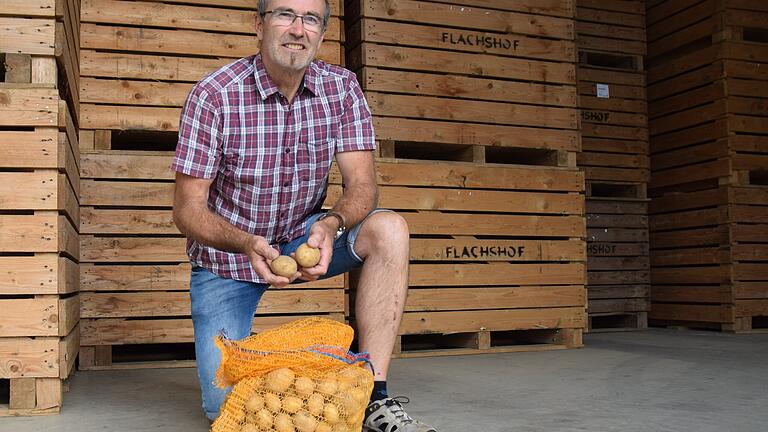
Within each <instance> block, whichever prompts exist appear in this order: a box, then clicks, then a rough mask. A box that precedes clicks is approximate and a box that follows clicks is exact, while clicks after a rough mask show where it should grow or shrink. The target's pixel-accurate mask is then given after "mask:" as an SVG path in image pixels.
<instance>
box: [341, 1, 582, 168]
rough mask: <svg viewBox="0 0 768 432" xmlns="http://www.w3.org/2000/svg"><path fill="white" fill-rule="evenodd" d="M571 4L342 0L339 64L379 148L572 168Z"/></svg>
mask: <svg viewBox="0 0 768 432" xmlns="http://www.w3.org/2000/svg"><path fill="white" fill-rule="evenodd" d="M466 6H471V7H466ZM491 8H492V9H491ZM489 14H493V16H494V19H493V20H488V18H487V17H488V16H489ZM574 14H575V7H574V5H573V3H572V2H565V1H553V2H547V3H546V4H541V3H540V2H533V1H524V2H477V3H467V2H464V1H462V2H451V1H448V2H443V3H434V2H427V1H398V2H396V3H386V2H378V1H372V0H355V1H351V2H347V5H346V17H347V20H346V23H347V24H346V29H347V31H346V57H347V66H348V67H349V68H350V69H352V70H353V71H355V72H356V73H357V74H358V79H359V81H360V83H361V85H362V87H363V90H364V92H365V95H366V98H367V100H368V102H369V105H370V108H371V112H372V113H373V116H374V127H375V130H376V134H377V138H378V139H379V147H380V153H379V155H380V156H381V157H395V158H399V159H416V160H419V159H426V160H435V159H438V160H448V161H466V162H475V163H505V164H524V165H545V166H570V167H573V166H574V165H575V152H576V151H578V148H579V137H578V122H579V119H578V112H577V110H576V102H577V94H576V70H575V61H576V47H575V43H574V37H575V33H574V21H573V16H574Z"/></svg>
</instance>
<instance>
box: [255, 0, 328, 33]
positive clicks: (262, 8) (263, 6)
mask: <svg viewBox="0 0 768 432" xmlns="http://www.w3.org/2000/svg"><path fill="white" fill-rule="evenodd" d="M268 1H269V0H259V6H258V11H259V16H260V17H261V18H264V15H266V14H267V2H268ZM330 17H331V5H330V4H329V3H328V0H325V12H324V13H323V27H324V28H325V27H328V19H329V18H330Z"/></svg>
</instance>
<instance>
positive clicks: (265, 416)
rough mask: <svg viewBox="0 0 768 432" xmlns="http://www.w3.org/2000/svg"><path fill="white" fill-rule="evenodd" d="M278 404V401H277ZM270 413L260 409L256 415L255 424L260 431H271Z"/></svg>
mask: <svg viewBox="0 0 768 432" xmlns="http://www.w3.org/2000/svg"><path fill="white" fill-rule="evenodd" d="M278 402H279V400H278ZM272 421H273V420H272V413H271V412H269V411H267V409H266V408H264V409H262V410H261V411H259V412H258V413H257V414H256V424H257V425H258V426H259V427H260V428H261V429H262V430H269V429H272Z"/></svg>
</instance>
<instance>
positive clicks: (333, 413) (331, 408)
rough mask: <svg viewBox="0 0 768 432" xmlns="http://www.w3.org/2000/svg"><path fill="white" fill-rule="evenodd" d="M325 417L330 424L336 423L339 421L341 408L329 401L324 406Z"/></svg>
mask: <svg viewBox="0 0 768 432" xmlns="http://www.w3.org/2000/svg"><path fill="white" fill-rule="evenodd" d="M323 417H325V420H326V421H327V422H328V423H330V424H336V423H338V422H339V409H338V408H336V405H334V404H332V403H327V404H325V406H324V407H323Z"/></svg>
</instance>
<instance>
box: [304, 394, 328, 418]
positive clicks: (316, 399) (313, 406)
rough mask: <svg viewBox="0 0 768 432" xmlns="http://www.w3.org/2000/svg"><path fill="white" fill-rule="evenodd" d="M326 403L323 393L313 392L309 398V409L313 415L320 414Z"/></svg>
mask: <svg viewBox="0 0 768 432" xmlns="http://www.w3.org/2000/svg"><path fill="white" fill-rule="evenodd" d="M324 405H325V400H324V399H323V395H321V394H319V393H313V394H312V396H310V397H309V398H308V399H307V411H309V413H310V414H312V415H316V416H319V415H320V413H322V412H323V406H324Z"/></svg>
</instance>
